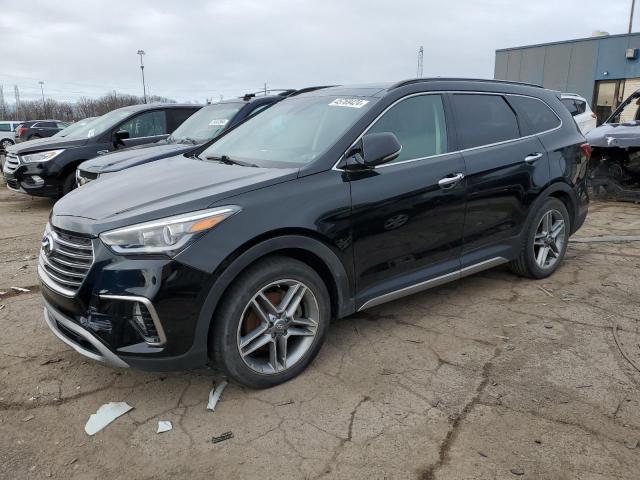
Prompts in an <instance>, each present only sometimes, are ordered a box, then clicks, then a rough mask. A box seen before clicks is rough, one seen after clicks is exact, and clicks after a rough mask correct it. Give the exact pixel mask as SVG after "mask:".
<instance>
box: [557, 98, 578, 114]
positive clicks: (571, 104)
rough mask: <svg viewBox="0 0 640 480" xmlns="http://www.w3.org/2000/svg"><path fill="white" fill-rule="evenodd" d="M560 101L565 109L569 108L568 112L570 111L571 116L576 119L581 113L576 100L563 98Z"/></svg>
mask: <svg viewBox="0 0 640 480" xmlns="http://www.w3.org/2000/svg"><path fill="white" fill-rule="evenodd" d="M560 101H561V102H562V104H563V105H564V106H565V107H567V110H569V113H570V114H571V115H573V116H574V117H575V116H576V115H578V114H579V113H580V112H579V111H578V107H577V105H576V102H575V100H574V99H573V98H563V99H562V100H560Z"/></svg>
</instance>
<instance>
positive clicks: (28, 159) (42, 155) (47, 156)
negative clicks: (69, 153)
mask: <svg viewBox="0 0 640 480" xmlns="http://www.w3.org/2000/svg"><path fill="white" fill-rule="evenodd" d="M62 152H64V148H63V149H60V150H47V151H46V152H38V153H29V154H27V155H20V160H22V161H23V162H24V163H37V162H48V161H49V160H51V159H52V158H55V157H57V156H58V155H60V154H61V153H62Z"/></svg>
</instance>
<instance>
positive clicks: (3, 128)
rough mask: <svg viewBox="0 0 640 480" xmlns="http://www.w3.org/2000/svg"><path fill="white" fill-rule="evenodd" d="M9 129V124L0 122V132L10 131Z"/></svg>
mask: <svg viewBox="0 0 640 480" xmlns="http://www.w3.org/2000/svg"><path fill="white" fill-rule="evenodd" d="M10 131H11V125H9V124H8V123H0V132H10Z"/></svg>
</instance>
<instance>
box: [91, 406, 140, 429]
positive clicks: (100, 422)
mask: <svg viewBox="0 0 640 480" xmlns="http://www.w3.org/2000/svg"><path fill="white" fill-rule="evenodd" d="M132 409H133V407H132V406H131V405H129V404H127V402H109V403H105V404H104V405H102V406H101V407H100V408H99V409H98V411H97V412H96V413H94V414H93V415H91V416H90V417H89V420H88V421H87V424H86V425H85V426H84V431H85V432H87V435H95V434H96V433H98V432H99V431H100V430H102V429H103V428H104V427H106V426H107V425H109V424H110V423H111V422H113V421H114V420H115V419H116V418H118V417H120V416H122V415H124V414H125V413H127V412H128V411H129V410H132Z"/></svg>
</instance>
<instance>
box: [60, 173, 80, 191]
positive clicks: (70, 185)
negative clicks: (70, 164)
mask: <svg viewBox="0 0 640 480" xmlns="http://www.w3.org/2000/svg"><path fill="white" fill-rule="evenodd" d="M74 188H76V171H75V170H74V171H73V172H71V173H70V174H69V175H67V176H66V177H65V179H64V182H63V183H62V191H61V192H60V197H64V196H65V195H66V194H67V193H69V192H70V191H71V190H73V189H74Z"/></svg>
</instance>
